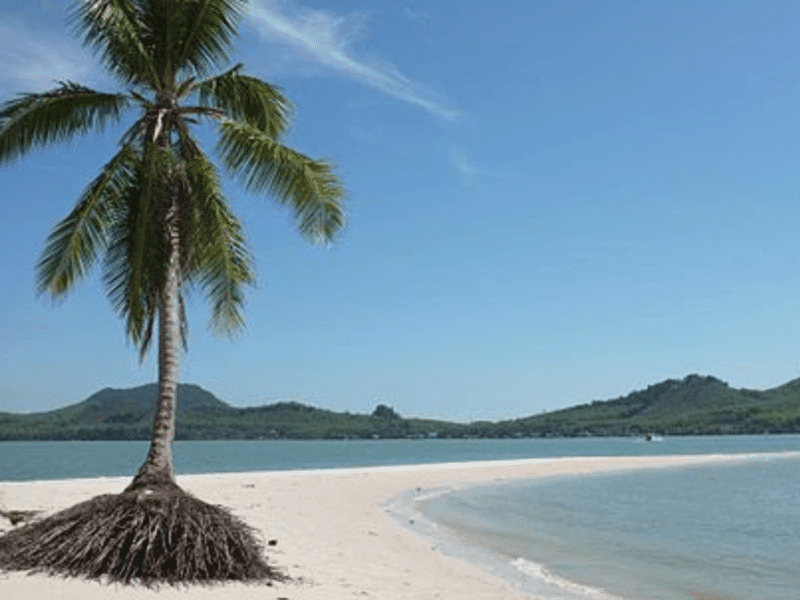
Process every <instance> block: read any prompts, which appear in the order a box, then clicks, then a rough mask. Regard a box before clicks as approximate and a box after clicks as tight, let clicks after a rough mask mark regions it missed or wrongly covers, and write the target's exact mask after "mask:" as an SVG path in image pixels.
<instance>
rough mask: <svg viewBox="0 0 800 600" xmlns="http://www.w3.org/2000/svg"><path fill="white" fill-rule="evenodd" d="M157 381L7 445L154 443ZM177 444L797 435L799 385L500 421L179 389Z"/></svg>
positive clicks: (700, 385)
mask: <svg viewBox="0 0 800 600" xmlns="http://www.w3.org/2000/svg"><path fill="white" fill-rule="evenodd" d="M155 399H156V385H155V384H149V385H144V386H140V387H136V388H131V389H123V390H119V389H111V388H107V389H104V390H101V391H99V392H97V393H95V394H93V395H92V396H90V397H89V398H87V399H85V400H83V401H82V402H79V403H77V404H73V405H71V406H67V407H65V408H60V409H57V410H53V411H49V412H44V413H35V414H15V413H0V440H101V439H109V440H132V439H143V440H144V439H149V436H150V429H151V425H152V420H153V413H154V411H155ZM178 399H179V401H178V416H177V431H176V437H177V439H186V440H191V439H195V440H203V439H205V440H207V439H342V438H366V439H371V438H429V437H448V438H461V437H487V438H493V437H570V436H589V435H595V436H609V435H615V436H617V435H643V434H645V433H659V434H662V435H691V434H720V433H722V434H725V433H763V432H765V431H769V432H772V433H796V432H800V379H797V380H794V381H790V382H789V383H786V384H784V385H782V386H779V387H776V388H773V389H770V390H764V391H756V390H746V389H735V388H731V387H730V386H729V385H728V384H727V383H725V382H724V381H720V380H719V379H716V378H714V377H707V376H706V377H701V376H698V375H689V376H688V377H685V378H684V379H681V380H675V379H669V380H667V381H663V382H661V383H657V384H655V385H651V386H649V387H648V388H647V389H644V390H639V391H636V392H633V393H631V394H628V395H626V396H623V397H620V398H617V399H614V400H607V401H594V402H591V403H589V404H582V405H579V406H574V407H571V408H566V409H563V410H557V411H553V412H549V413H543V414H538V415H533V416H530V417H524V418H521V419H514V420H508V421H501V422H475V423H468V424H463V423H452V422H446V421H436V420H430V419H414V418H403V417H401V416H400V415H398V414H397V413H396V412H395V411H394V410H393V409H392V408H391V407H388V406H384V405H380V406H378V407H376V409H375V411H374V412H373V413H372V414H371V415H364V414H351V413H336V412H332V411H328V410H324V409H320V408H315V407H312V406H307V405H304V404H301V403H298V402H279V403H276V404H270V405H266V406H259V407H250V408H237V407H233V406H231V405H229V404H227V403H225V402H223V401H221V400H219V399H218V398H216V397H215V396H214V395H213V394H211V393H210V392H208V391H206V390H204V389H202V388H200V387H199V386H196V385H190V384H181V385H179V386H178Z"/></svg>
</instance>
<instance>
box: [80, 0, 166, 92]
mask: <svg viewBox="0 0 800 600" xmlns="http://www.w3.org/2000/svg"><path fill="white" fill-rule="evenodd" d="M145 4H149V3H145V2H141V1H132V0H77V1H76V2H75V3H73V5H72V6H71V7H70V12H69V18H68V21H69V22H71V23H72V24H73V26H74V31H75V33H76V34H77V35H78V36H79V37H82V38H83V44H84V46H88V47H90V48H93V49H94V50H95V51H96V52H97V53H98V54H99V55H100V59H101V61H102V62H103V64H104V65H105V67H106V68H107V69H108V70H109V71H110V72H111V73H112V74H113V75H115V76H116V77H117V78H118V79H120V80H121V81H122V82H123V83H125V84H126V85H140V84H143V83H144V84H146V85H148V86H149V87H150V88H152V89H154V90H159V89H161V82H160V80H159V73H158V70H157V68H156V64H155V62H154V58H155V57H154V54H153V44H152V34H151V32H149V31H148V28H147V26H146V24H145V22H144V16H145V14H146V12H147V9H148V7H146V6H145Z"/></svg>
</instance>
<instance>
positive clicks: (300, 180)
mask: <svg viewBox="0 0 800 600" xmlns="http://www.w3.org/2000/svg"><path fill="white" fill-rule="evenodd" d="M217 151H218V152H219V154H220V156H221V157H222V160H223V162H224V163H225V166H226V167H227V168H228V170H229V171H230V172H231V173H232V174H233V175H234V176H236V177H237V178H238V179H239V180H240V181H241V182H242V183H243V184H244V185H245V187H246V188H247V189H248V190H249V191H266V192H268V193H269V194H271V195H272V196H273V197H274V198H275V199H276V200H277V201H278V202H279V203H280V204H290V205H291V207H292V209H293V211H294V213H295V217H296V218H297V221H298V225H299V228H300V232H301V233H302V234H303V235H304V236H305V237H306V238H308V239H309V240H311V241H312V242H328V241H332V240H333V239H334V237H335V236H336V233H337V232H338V231H339V230H341V228H342V227H343V226H344V207H343V202H342V200H343V196H344V190H343V189H342V186H341V183H340V181H339V179H338V178H337V177H336V175H334V174H333V170H332V167H331V165H330V164H329V163H327V162H325V161H320V160H312V159H311V158H309V157H307V156H304V155H303V154H300V153H299V152H297V151H295V150H292V149H291V148H288V147H286V146H283V145H281V144H280V143H278V142H277V141H275V139H274V138H272V137H271V136H269V135H267V134H266V133H264V132H263V131H261V130H259V129H258V128H257V127H253V126H252V125H249V124H247V123H240V122H235V121H224V122H222V123H221V124H220V138H219V142H218V144H217Z"/></svg>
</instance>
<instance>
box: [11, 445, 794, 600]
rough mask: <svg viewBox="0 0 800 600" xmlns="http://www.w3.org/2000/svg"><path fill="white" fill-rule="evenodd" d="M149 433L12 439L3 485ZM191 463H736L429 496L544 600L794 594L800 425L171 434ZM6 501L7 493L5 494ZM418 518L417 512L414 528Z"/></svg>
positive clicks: (463, 545)
mask: <svg viewBox="0 0 800 600" xmlns="http://www.w3.org/2000/svg"><path fill="white" fill-rule="evenodd" d="M147 447H148V446H147V443H146V442H0V482H2V481H36V480H49V479H67V478H90V477H108V476H128V475H133V473H134V472H135V471H136V469H137V468H138V466H139V465H140V463H141V461H142V460H143V458H144V456H145V454H146V451H147ZM174 454H175V467H176V472H177V473H178V475H179V476H180V475H181V474H201V473H231V472H257V471H282V470H304V469H314V470H317V469H341V468H356V467H373V466H388V465H414V464H432V463H452V462H471V461H487V460H508V459H529V458H534V459H537V458H538V459H548V458H556V457H567V456H648V455H651V456H655V455H683V454H706V455H736V456H737V457H738V458H737V459H736V460H734V461H725V462H720V463H712V464H705V465H692V466H682V467H672V468H659V469H652V470H639V471H632V472H625V473H615V474H599V475H580V476H555V477H549V478H538V479H535V480H523V481H516V482H513V483H501V484H498V485H491V486H481V487H472V488H466V489H458V490H455V491H439V492H436V493H431V494H427V495H425V494H423V495H422V496H421V497H418V498H416V499H415V500H413V503H414V507H413V508H414V510H415V514H418V515H419V516H420V518H421V519H422V520H423V521H424V523H425V527H423V528H422V530H420V531H421V533H423V534H424V535H428V536H430V537H431V543H432V544H433V545H434V546H436V547H437V548H439V549H440V550H442V551H444V552H446V553H448V554H453V555H455V556H457V557H460V558H462V559H464V560H468V561H471V562H474V563H476V564H478V565H479V566H481V567H483V568H485V569H487V570H489V571H492V572H494V573H495V574H497V575H500V576H502V577H505V578H506V579H507V580H508V581H509V582H510V583H511V584H512V585H513V586H515V587H517V588H519V589H520V590H521V591H523V592H528V593H530V594H532V595H534V594H535V595H536V596H538V597H541V598H546V599H548V600H798V598H800V435H759V436H700V437H666V438H664V439H663V440H658V441H649V442H648V441H645V440H644V439H637V438H572V439H513V440H478V439H476V440H369V441H361V440H350V441H315V442H302V441H272V440H271V441H214V442H181V441H178V442H175V445H174ZM0 507H2V496H0ZM418 525H419V524H418Z"/></svg>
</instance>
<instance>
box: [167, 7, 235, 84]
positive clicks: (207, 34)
mask: <svg viewBox="0 0 800 600" xmlns="http://www.w3.org/2000/svg"><path fill="white" fill-rule="evenodd" d="M183 4H184V6H183V7H181V10H179V11H174V12H175V13H177V14H178V15H180V16H181V18H182V23H181V28H180V36H179V37H177V38H175V40H176V44H175V45H174V46H173V48H174V56H175V61H176V65H177V66H178V68H180V69H182V70H184V71H187V70H191V71H193V72H194V73H196V74H198V75H205V74H206V73H208V72H209V71H210V68H211V67H216V66H217V65H220V64H222V63H224V62H225V61H227V58H228V50H229V49H230V47H231V45H232V41H233V38H234V37H235V36H236V25H237V23H238V21H239V19H240V17H241V15H242V14H244V11H245V10H246V8H247V4H248V3H247V2H246V1H244V0H188V1H187V2H184V3H183Z"/></svg>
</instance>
